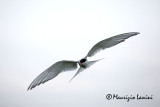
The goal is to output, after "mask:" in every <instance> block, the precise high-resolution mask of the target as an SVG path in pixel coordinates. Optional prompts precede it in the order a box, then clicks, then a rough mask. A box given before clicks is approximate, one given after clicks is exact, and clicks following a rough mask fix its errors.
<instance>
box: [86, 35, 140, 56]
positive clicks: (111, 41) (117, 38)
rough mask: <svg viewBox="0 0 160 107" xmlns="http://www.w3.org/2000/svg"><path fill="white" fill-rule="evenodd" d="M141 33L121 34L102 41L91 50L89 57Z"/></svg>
mask: <svg viewBox="0 0 160 107" xmlns="http://www.w3.org/2000/svg"><path fill="white" fill-rule="evenodd" d="M137 34H139V32H129V33H123V34H119V35H116V36H113V37H110V38H107V39H105V40H102V41H100V42H98V43H97V44H95V45H94V46H93V47H92V48H91V50H90V51H89V52H88V54H87V57H92V56H94V55H95V54H96V53H97V52H99V51H101V50H104V49H106V48H110V47H112V46H115V45H117V44H119V43H121V42H124V41H125V39H128V38H129V37H131V36H134V35H137Z"/></svg>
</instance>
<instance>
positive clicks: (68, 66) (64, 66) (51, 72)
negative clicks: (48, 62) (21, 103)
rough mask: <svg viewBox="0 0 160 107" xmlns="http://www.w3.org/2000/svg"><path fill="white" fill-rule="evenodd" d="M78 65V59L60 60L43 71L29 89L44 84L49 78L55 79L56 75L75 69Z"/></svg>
mask: <svg viewBox="0 0 160 107" xmlns="http://www.w3.org/2000/svg"><path fill="white" fill-rule="evenodd" d="M77 67H78V65H77V62H76V61H66V60H63V61H59V62H56V63H55V64H53V65H52V66H50V67H49V68H48V69H46V70H45V71H44V72H42V73H41V74H40V75H39V76H38V77H37V78H36V79H34V81H33V82H32V83H31V84H30V86H29V87H28V90H31V89H32V88H34V87H36V86H38V85H40V84H43V83H45V82H47V81H48V80H51V79H53V78H54V77H56V76H57V75H58V74H59V73H61V72H64V71H69V70H75V69H77Z"/></svg>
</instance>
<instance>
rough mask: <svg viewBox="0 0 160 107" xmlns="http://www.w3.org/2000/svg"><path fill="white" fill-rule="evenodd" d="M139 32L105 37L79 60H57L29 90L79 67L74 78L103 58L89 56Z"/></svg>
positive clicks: (35, 80) (36, 79)
mask: <svg viewBox="0 0 160 107" xmlns="http://www.w3.org/2000/svg"><path fill="white" fill-rule="evenodd" d="M137 34H140V33H139V32H129V33H123V34H119V35H116V36H113V37H110V38H107V39H104V40H102V41H100V42H98V43H97V44H95V45H94V46H93V47H92V48H91V50H90V51H89V52H88V53H87V55H86V56H85V57H84V58H82V59H81V60H79V61H67V60H62V61H58V62H56V63H55V64H53V65H52V66H50V67H49V68H47V69H46V70H45V71H44V72H42V73H41V74H40V75H39V76H38V77H37V78H35V79H34V80H33V82H32V83H31V84H30V86H29V87H28V90H31V89H33V88H34V87H36V86H38V85H40V84H43V83H45V82H47V81H49V80H51V79H53V78H55V77H56V76H57V75H58V74H60V73H62V72H65V71H71V70H75V69H77V68H78V67H79V69H78V71H77V72H76V74H75V75H74V76H73V77H72V79H73V78H74V77H76V76H77V74H79V73H80V72H82V71H83V70H85V69H86V68H88V67H90V66H91V65H93V64H94V63H96V62H97V61H99V60H101V59H99V60H94V61H88V60H87V58H88V57H92V56H94V55H95V54H96V53H97V52H99V51H101V50H104V49H106V48H110V47H112V46H115V45H117V44H119V43H121V42H124V41H125V39H128V38H129V37H131V36H134V35H137ZM72 79H71V80H72ZM71 80H70V81H71Z"/></svg>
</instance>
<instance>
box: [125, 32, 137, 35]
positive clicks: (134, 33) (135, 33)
mask: <svg viewBox="0 0 160 107" xmlns="http://www.w3.org/2000/svg"><path fill="white" fill-rule="evenodd" d="M128 33H132V34H133V35H138V34H140V33H139V32H128Z"/></svg>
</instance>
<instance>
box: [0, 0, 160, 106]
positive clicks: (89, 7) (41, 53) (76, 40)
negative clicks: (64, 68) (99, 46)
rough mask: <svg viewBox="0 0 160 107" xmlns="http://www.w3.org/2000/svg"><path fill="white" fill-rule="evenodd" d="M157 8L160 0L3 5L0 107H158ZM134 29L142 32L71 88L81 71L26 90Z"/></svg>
mask: <svg viewBox="0 0 160 107" xmlns="http://www.w3.org/2000/svg"><path fill="white" fill-rule="evenodd" d="M159 7H160V1H158V0H79V1H78V0H44V1H43V0H27V1H26V0H1V1H0V38H1V39H0V40H1V41H0V50H1V51H0V86H1V87H0V106H1V107H11V106H12V107H44V106H45V107H75V106H76V107H82V106H83V107H97V106H99V107H107V106H114V107H119V106H123V107H128V106H130V107H135V106H136V107H144V106H145V107H159V105H160V101H159V100H160V91H159V90H160V85H159V81H160V78H159V75H160V66H159V64H160V59H159V58H160V42H159V40H160V36H159V35H160V30H159V28H160V21H159V19H160V8H159ZM132 31H136V32H140V33H141V34H140V35H137V36H135V37H132V38H129V39H128V40H126V41H125V42H124V43H121V44H119V45H117V46H115V47H112V48H109V49H107V50H105V51H103V52H101V53H99V54H97V55H96V56H95V57H93V58H92V59H97V58H105V59H104V60H102V61H100V62H98V63H96V64H95V65H93V66H92V67H91V68H89V69H87V70H85V71H84V72H82V73H80V74H79V75H78V76H77V77H76V78H75V79H74V80H73V81H72V82H71V83H69V80H70V79H71V78H72V76H73V75H74V74H75V72H76V71H72V72H66V73H63V74H60V75H59V76H57V77H56V78H55V79H53V80H51V81H49V82H47V83H45V84H43V85H40V86H38V87H36V88H35V89H33V90H31V91H27V88H28V86H29V85H30V83H31V82H32V81H33V79H34V78H36V76H38V75H39V74H40V73H41V72H42V71H44V70H45V69H46V68H48V67H49V66H50V65H52V64H53V63H55V62H57V61H59V60H63V59H65V60H79V59H80V58H83V57H84V56H85V55H86V53H87V52H88V51H89V49H90V48H91V47H92V46H93V45H94V44H95V43H97V42H98V41H100V40H103V39H106V38H108V37H111V36H114V35H117V34H121V33H126V32H132ZM92 59H91V60H92ZM107 94H119V95H121V96H125V95H133V96H135V95H136V94H140V95H144V96H145V95H148V96H150V95H153V98H154V99H153V100H140V101H139V100H133V101H130V102H126V100H107V99H106V98H105V97H106V95H107Z"/></svg>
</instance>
